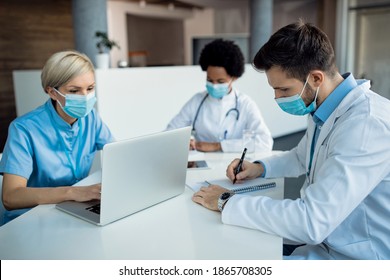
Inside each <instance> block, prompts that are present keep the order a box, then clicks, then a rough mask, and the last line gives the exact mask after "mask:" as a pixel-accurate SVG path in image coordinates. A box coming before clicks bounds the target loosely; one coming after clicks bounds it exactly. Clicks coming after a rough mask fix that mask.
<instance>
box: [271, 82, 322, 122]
mask: <svg viewBox="0 0 390 280" xmlns="http://www.w3.org/2000/svg"><path fill="white" fill-rule="evenodd" d="M308 80H309V76H308V77H307V79H306V82H305V84H304V86H303V89H302V91H301V93H300V94H295V95H293V96H289V97H281V98H276V99H275V101H276V102H277V103H278V105H279V107H280V108H281V109H282V110H283V111H285V112H286V113H289V114H291V115H297V116H303V115H306V114H309V113H311V112H314V111H315V110H316V109H317V96H318V92H319V89H320V88H319V87H318V88H317V90H316V95H315V98H314V101H313V102H312V103H310V104H309V106H307V107H306V104H305V102H304V101H303V99H302V94H303V91H304V90H305V87H306V84H307V81H308Z"/></svg>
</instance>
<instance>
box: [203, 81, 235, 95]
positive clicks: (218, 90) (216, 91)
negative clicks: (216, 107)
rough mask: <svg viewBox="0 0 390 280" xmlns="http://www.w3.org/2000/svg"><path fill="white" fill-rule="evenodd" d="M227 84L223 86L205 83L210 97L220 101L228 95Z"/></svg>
mask: <svg viewBox="0 0 390 280" xmlns="http://www.w3.org/2000/svg"><path fill="white" fill-rule="evenodd" d="M229 84H230V82H229V83H223V84H213V83H212V82H209V81H207V83H206V89H207V92H208V93H209V95H210V96H211V97H214V98H218V99H221V98H222V97H224V96H225V95H227V94H228V93H229Z"/></svg>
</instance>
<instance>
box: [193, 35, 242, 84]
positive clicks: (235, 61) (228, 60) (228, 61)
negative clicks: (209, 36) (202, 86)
mask: <svg viewBox="0 0 390 280" xmlns="http://www.w3.org/2000/svg"><path fill="white" fill-rule="evenodd" d="M199 64H200V66H201V67H202V70H203V71H206V70H207V68H208V67H209V66H217V67H223V68H225V70H226V72H227V73H228V74H229V75H230V76H232V77H236V78H239V77H241V76H242V74H243V73H244V70H245V68H244V66H245V61H244V55H243V54H242V52H241V50H240V48H239V47H238V46H237V45H236V44H235V43H234V42H233V41H229V40H224V39H216V40H214V41H212V42H211V43H208V44H207V45H206V46H205V47H204V48H203V50H202V52H201V53H200V57H199Z"/></svg>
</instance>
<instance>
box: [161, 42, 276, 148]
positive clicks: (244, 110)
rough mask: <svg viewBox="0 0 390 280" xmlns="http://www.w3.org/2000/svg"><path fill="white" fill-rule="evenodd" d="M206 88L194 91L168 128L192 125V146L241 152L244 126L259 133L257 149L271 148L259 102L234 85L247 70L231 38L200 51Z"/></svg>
mask: <svg viewBox="0 0 390 280" xmlns="http://www.w3.org/2000/svg"><path fill="white" fill-rule="evenodd" d="M199 64H200V65H201V68H202V70H203V71H206V73H207V82H206V91H203V92H200V93H197V94H195V95H194V96H193V97H192V98H191V99H190V100H189V101H188V102H187V103H186V104H185V105H184V106H183V108H182V109H181V110H180V112H179V113H178V114H177V115H176V116H175V117H174V118H173V119H172V120H171V121H170V123H169V124H168V127H167V129H175V128H180V127H185V126H189V125H191V126H192V134H193V139H192V140H191V143H190V148H191V149H196V150H198V151H202V152H216V151H223V152H242V149H243V144H242V136H243V131H244V130H252V131H254V132H255V134H256V147H255V149H256V152H267V151H270V150H272V145H273V139H272V137H271V133H270V131H269V129H268V127H267V125H266V124H265V122H264V119H263V117H262V115H261V113H260V110H259V108H258V107H257V105H256V103H255V102H254V101H253V100H252V99H251V98H250V97H249V96H247V95H245V94H242V93H240V92H239V91H238V90H237V89H236V88H234V87H233V83H234V82H235V81H236V80H237V79H238V78H239V77H241V76H242V74H243V73H244V69H245V68H244V66H245V64H244V56H243V54H242V52H241V50H240V48H239V47H238V46H237V45H236V44H234V42H232V41H227V40H222V39H217V40H214V41H212V42H211V43H209V44H207V45H206V46H205V47H204V49H203V50H202V52H201V55H200V58H199Z"/></svg>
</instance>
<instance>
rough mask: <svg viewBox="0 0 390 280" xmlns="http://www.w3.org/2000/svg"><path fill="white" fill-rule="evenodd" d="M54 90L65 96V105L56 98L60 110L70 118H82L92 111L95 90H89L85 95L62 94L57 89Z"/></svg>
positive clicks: (94, 101)
mask: <svg viewBox="0 0 390 280" xmlns="http://www.w3.org/2000/svg"><path fill="white" fill-rule="evenodd" d="M54 90H55V91H56V92H57V93H58V94H59V95H61V96H63V97H65V105H64V106H62V104H61V103H60V102H59V101H58V100H57V102H58V104H59V105H60V107H61V108H62V110H63V111H64V112H65V113H66V114H67V115H69V116H70V117H72V118H76V119H78V118H83V117H85V116H86V115H88V114H89V112H91V111H92V109H93V106H94V105H95V103H96V96H95V92H91V93H89V94H87V95H79V94H66V95H64V94H62V93H61V92H59V91H58V90H57V89H55V88H54Z"/></svg>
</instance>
